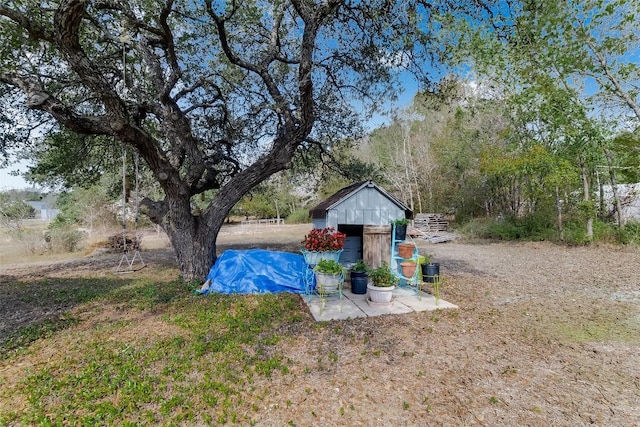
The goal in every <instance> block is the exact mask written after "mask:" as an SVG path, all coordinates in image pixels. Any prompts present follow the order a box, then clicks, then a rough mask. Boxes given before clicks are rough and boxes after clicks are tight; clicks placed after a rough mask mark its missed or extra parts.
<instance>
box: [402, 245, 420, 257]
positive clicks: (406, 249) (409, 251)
mask: <svg viewBox="0 0 640 427" xmlns="http://www.w3.org/2000/svg"><path fill="white" fill-rule="evenodd" d="M415 249H416V245H415V244H413V243H409V242H404V243H398V256H399V257H400V258H412V257H413V252H414V251H415Z"/></svg>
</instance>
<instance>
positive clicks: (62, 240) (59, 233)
mask: <svg viewBox="0 0 640 427" xmlns="http://www.w3.org/2000/svg"><path fill="white" fill-rule="evenodd" d="M49 237H50V239H51V242H50V244H51V247H52V249H53V250H54V251H63V252H75V251H76V250H78V249H79V248H80V246H81V244H82V241H83V240H84V238H85V235H84V233H83V232H82V231H80V230H76V229H74V228H70V227H53V228H51V230H50V231H49Z"/></svg>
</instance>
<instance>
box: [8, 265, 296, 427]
mask: <svg viewBox="0 0 640 427" xmlns="http://www.w3.org/2000/svg"><path fill="white" fill-rule="evenodd" d="M99 280H103V279H95V281H99ZM74 283H75V282H73V281H69V282H68V284H70V285H72V287H73V284H74ZM84 283H85V286H86V287H87V288H93V287H95V286H97V283H95V282H94V279H85V281H84ZM40 285H43V283H42V282H40ZM103 285H104V282H103ZM54 295H56V297H55V298H54V299H56V301H58V302H60V301H66V302H67V303H68V305H69V306H72V305H75V304H81V303H83V302H87V301H94V302H99V303H100V304H98V305H97V306H96V307H97V308H95V307H94V308H93V310H94V311H95V312H91V316H89V318H88V319H85V320H82V321H80V320H79V319H78V318H75V317H69V316H68V315H67V317H65V316H63V315H61V316H60V317H59V318H58V319H57V320H56V321H53V322H50V323H46V322H43V323H42V324H39V325H32V326H30V327H28V328H23V329H21V330H19V331H18V332H16V334H14V338H12V340H11V341H9V342H10V343H12V344H10V345H8V347H12V348H15V347H16V345H18V343H20V344H19V345H21V346H26V345H27V343H29V342H33V341H34V340H35V339H38V338H46V339H45V340H41V341H39V342H38V343H37V344H36V345H32V346H30V347H26V348H25V349H24V351H22V352H20V353H15V352H14V353H12V354H11V355H10V356H9V358H10V360H7V362H9V364H11V363H15V362H19V361H23V362H24V361H26V360H30V361H31V362H24V363H27V364H29V365H30V366H32V368H31V369H30V370H20V371H19V372H14V373H13V376H12V377H11V378H10V377H9V374H8V373H6V374H5V372H2V371H0V372H2V373H1V374H0V385H1V387H0V390H1V391H0V425H5V424H34V425H149V424H155V425H177V424H204V425H218V424H224V423H238V424H243V425H249V424H251V422H252V419H251V414H252V413H255V411H253V410H252V409H251V408H252V407H253V405H254V404H255V399H256V397H255V396H254V394H256V395H257V393H258V392H257V391H254V390H253V389H252V387H253V386H252V384H253V383H254V381H255V379H256V378H257V377H269V376H273V375H287V374H288V372H289V367H288V363H289V362H288V361H287V359H286V358H285V357H283V355H282V354H281V353H280V351H279V347H278V343H279V342H280V341H281V340H282V339H283V336H284V335H285V334H283V332H282V331H283V328H284V330H286V328H287V327H288V326H289V325H290V324H292V323H296V322H300V321H302V320H303V319H305V318H306V316H305V315H304V314H303V308H302V305H301V303H300V299H299V297H298V296H295V295H291V294H277V295H273V294H267V295H210V296H194V295H193V294H192V292H191V289H190V287H189V286H186V285H184V284H183V283H180V282H176V281H173V282H168V283H160V282H154V281H153V279H151V278H149V277H142V278H138V279H126V280H116V282H114V283H111V285H109V283H107V286H106V289H105V288H103V291H102V292H98V291H97V290H96V289H94V290H93V291H91V290H87V289H85V292H80V293H74V292H70V291H64V292H63V291H62V290H61V289H58V290H57V291H55V292H54ZM33 301H36V300H33ZM92 307H93V305H92ZM41 353H46V354H47V356H46V360H44V359H39V358H40V354H41ZM16 374H17V375H16ZM5 375H6V377H5ZM260 393H264V390H261V391H260Z"/></svg>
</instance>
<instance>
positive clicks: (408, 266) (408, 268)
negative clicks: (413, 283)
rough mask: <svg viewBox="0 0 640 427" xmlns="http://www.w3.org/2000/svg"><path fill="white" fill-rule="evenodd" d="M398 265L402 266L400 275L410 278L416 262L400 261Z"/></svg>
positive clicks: (413, 272)
mask: <svg viewBox="0 0 640 427" xmlns="http://www.w3.org/2000/svg"><path fill="white" fill-rule="evenodd" d="M400 267H402V275H403V276H404V277H406V278H412V277H413V275H414V274H416V268H417V267H418V264H417V263H415V262H408V261H407V262H402V263H400Z"/></svg>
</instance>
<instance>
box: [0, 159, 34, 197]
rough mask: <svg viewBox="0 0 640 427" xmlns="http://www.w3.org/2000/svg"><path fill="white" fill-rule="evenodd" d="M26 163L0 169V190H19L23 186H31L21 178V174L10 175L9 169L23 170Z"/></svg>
mask: <svg viewBox="0 0 640 427" xmlns="http://www.w3.org/2000/svg"><path fill="white" fill-rule="evenodd" d="M25 167H26V163H23V162H21V163H20V164H16V165H12V166H9V167H8V168H5V169H0V191H4V190H20V189H23V188H31V185H29V184H27V182H26V181H25V180H24V179H22V177H21V176H12V175H11V171H14V170H17V169H20V170H22V171H24V170H25Z"/></svg>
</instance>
